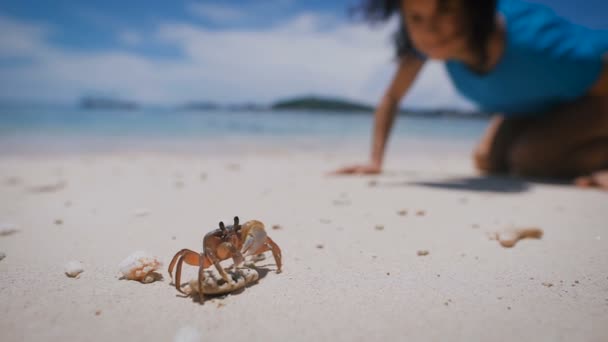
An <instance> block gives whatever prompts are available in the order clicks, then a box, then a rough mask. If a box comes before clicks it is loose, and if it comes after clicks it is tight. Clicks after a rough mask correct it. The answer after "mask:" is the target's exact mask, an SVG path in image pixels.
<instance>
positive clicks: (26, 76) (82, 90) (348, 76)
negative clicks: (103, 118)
mask: <svg viewBox="0 0 608 342" xmlns="http://www.w3.org/2000/svg"><path fill="white" fill-rule="evenodd" d="M532 2H539V3H543V4H546V5H549V6H550V7H552V8H553V9H554V10H555V11H556V12H557V13H558V14H560V15H562V16H565V17H567V18H568V19H570V20H572V21H574V22H577V23H579V24H583V25H586V26H589V27H593V28H598V29H608V1H605V0H579V1H571V0H532ZM356 4H357V1H356V0H332V1H327V0H300V1H295V0H231V1H225V0H224V1H217V0H177V1H171V2H169V1H153V0H147V1H144V0H130V1H124V0H121V1H118V0H105V1H86V0H53V1H51V0H0V102H39V103H57V104H59V103H76V102H77V101H78V100H79V99H80V98H81V97H83V96H108V97H118V98H123V99H129V100H134V101H137V102H140V103H143V104H150V105H179V104H183V103H185V102H191V101H212V102H219V103H235V102H236V103H240V102H256V103H271V102H274V101H276V100H278V99H284V98H289V97H293V96H299V95H324V96H337V97H343V98H348V99H353V100H358V101H362V102H366V103H369V104H374V103H376V102H377V101H378V100H379V98H380V96H381V95H382V93H383V91H384V89H385V88H386V86H387V84H388V82H389V81H390V78H391V75H392V73H393V72H394V68H395V63H394V59H393V47H392V44H391V41H390V35H391V33H392V31H393V30H394V29H395V27H396V22H395V21H394V20H393V21H392V22H389V23H387V24H386V25H382V26H378V27H370V26H369V25H367V24H365V23H361V22H357V21H354V20H351V19H349V17H348V9H349V8H351V7H352V6H353V5H356ZM402 104H403V106H404V107H408V106H409V107H415V108H446V107H452V108H457V109H470V108H473V105H472V104H470V103H469V102H467V101H466V100H465V99H463V98H462V97H460V96H459V95H458V94H457V93H456V91H455V90H454V89H453V87H452V85H451V83H450V81H449V79H448V78H447V77H446V74H445V70H444V68H443V65H442V64H441V63H438V62H430V63H427V65H426V66H425V68H424V69H423V71H422V74H421V75H420V76H419V77H418V79H417V81H416V83H415V85H414V87H413V89H412V90H411V91H410V92H409V93H408V95H407V96H406V98H405V99H404V101H403V103H402Z"/></svg>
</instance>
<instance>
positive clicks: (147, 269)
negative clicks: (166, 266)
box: [118, 251, 162, 284]
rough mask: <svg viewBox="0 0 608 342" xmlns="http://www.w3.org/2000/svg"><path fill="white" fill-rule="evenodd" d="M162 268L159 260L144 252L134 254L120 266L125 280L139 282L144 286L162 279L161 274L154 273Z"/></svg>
mask: <svg viewBox="0 0 608 342" xmlns="http://www.w3.org/2000/svg"><path fill="white" fill-rule="evenodd" d="M161 266H162V263H161V262H160V260H158V258H156V257H154V256H151V255H149V254H148V253H146V252H143V251H137V252H134V253H132V254H131V255H129V256H128V257H127V258H126V259H125V260H123V261H122V262H121V263H120V264H119V265H118V267H119V268H120V272H121V273H122V275H123V277H124V278H125V279H128V280H137V281H140V282H142V283H144V284H147V283H151V282H154V281H155V280H157V279H158V278H159V277H160V274H157V273H155V272H154V271H156V270H158V269H159V268H160V267H161Z"/></svg>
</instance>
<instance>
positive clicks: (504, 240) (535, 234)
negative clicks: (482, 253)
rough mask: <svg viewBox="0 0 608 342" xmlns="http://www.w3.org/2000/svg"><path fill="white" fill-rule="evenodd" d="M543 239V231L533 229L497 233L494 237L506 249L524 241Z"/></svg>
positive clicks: (508, 230)
mask: <svg viewBox="0 0 608 342" xmlns="http://www.w3.org/2000/svg"><path fill="white" fill-rule="evenodd" d="M542 237H543V230H542V229H539V228H536V227H532V228H518V229H507V230H505V231H503V232H500V233H496V234H495V235H494V236H493V239H494V240H498V242H499V243H500V245H501V246H503V247H505V248H511V247H513V246H515V244H517V242H518V241H519V240H522V239H541V238H542Z"/></svg>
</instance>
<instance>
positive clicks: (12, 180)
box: [4, 177, 21, 186]
mask: <svg viewBox="0 0 608 342" xmlns="http://www.w3.org/2000/svg"><path fill="white" fill-rule="evenodd" d="M20 183H21V179H20V178H19V177H9V178H7V179H6V180H5V181H4V184H6V185H10V186H15V185H19V184H20Z"/></svg>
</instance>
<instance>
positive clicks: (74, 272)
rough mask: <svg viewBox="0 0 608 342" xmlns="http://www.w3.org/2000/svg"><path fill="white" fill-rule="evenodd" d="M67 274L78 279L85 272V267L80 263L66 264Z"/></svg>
mask: <svg viewBox="0 0 608 342" xmlns="http://www.w3.org/2000/svg"><path fill="white" fill-rule="evenodd" d="M64 271H65V274H66V275H67V276H68V277H70V278H77V277H78V276H79V275H80V273H82V272H84V267H83V266H82V263H81V262H80V261H70V262H68V263H67V264H65V267H64Z"/></svg>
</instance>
